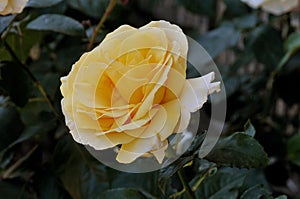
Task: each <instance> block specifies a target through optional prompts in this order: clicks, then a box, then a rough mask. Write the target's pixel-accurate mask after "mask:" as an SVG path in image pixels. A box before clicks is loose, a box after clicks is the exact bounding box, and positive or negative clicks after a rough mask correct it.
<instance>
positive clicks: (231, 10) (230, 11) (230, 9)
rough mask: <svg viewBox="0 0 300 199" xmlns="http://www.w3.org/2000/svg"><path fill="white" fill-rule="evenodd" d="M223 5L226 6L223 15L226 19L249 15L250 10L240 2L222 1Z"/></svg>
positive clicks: (233, 0) (232, 0)
mask: <svg viewBox="0 0 300 199" xmlns="http://www.w3.org/2000/svg"><path fill="white" fill-rule="evenodd" d="M224 3H225V5H226V10H225V13H224V15H225V17H226V18H233V17H237V16H242V15H245V14H247V13H249V10H250V9H249V8H248V7H247V6H246V4H245V3H243V2H241V1H236V0H224Z"/></svg>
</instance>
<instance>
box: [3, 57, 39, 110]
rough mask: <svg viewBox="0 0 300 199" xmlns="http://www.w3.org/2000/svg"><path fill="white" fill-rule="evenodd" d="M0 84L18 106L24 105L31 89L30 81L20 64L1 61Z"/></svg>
mask: <svg viewBox="0 0 300 199" xmlns="http://www.w3.org/2000/svg"><path fill="white" fill-rule="evenodd" d="M0 66H1V68H0V69H1V75H0V76H1V77H2V79H1V80H0V86H2V87H3V88H4V89H5V90H6V91H7V92H8V94H9V96H10V97H11V100H12V101H13V102H14V103H15V104H16V105H18V106H24V105H25V104H26V103H27V101H28V98H29V96H30V92H31V90H32V86H33V85H32V81H31V80H30V78H29V77H28V75H27V74H26V73H25V71H24V70H23V69H22V67H21V66H20V65H18V64H17V63H12V62H5V63H2V65H0Z"/></svg>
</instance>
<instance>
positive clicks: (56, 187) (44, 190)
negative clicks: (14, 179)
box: [36, 169, 71, 199]
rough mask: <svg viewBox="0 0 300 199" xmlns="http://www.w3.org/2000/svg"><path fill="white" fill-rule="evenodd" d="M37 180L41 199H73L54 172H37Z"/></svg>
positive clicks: (48, 170)
mask: <svg viewBox="0 0 300 199" xmlns="http://www.w3.org/2000/svg"><path fill="white" fill-rule="evenodd" d="M36 179H37V180H36V182H37V189H38V194H39V198H40V199H54V198H57V199H71V197H70V196H69V195H68V193H67V192H66V190H64V189H63V187H62V185H61V182H60V181H59V179H58V178H56V176H55V174H54V173H53V171H52V170H50V169H43V170H42V171H40V172H37V173H36Z"/></svg>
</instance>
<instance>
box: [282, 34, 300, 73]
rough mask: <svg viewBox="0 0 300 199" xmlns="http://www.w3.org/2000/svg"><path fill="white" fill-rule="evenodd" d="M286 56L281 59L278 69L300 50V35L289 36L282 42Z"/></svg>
mask: <svg viewBox="0 0 300 199" xmlns="http://www.w3.org/2000/svg"><path fill="white" fill-rule="evenodd" d="M284 49H285V51H286V54H285V55H284V57H283V58H282V59H281V61H280V63H279V67H282V66H283V65H284V64H286V62H287V61H288V60H289V59H290V58H291V57H292V55H294V54H295V53H296V52H297V51H298V50H299V49H300V33H293V34H291V35H290V36H289V37H288V38H287V39H286V41H285V42H284Z"/></svg>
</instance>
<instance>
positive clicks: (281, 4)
mask: <svg viewBox="0 0 300 199" xmlns="http://www.w3.org/2000/svg"><path fill="white" fill-rule="evenodd" d="M298 3H299V1H298V0H272V1H270V0H269V1H265V2H264V3H263V4H262V9H263V10H265V11H267V12H270V13H272V14H274V15H281V14H283V13H286V12H289V11H291V10H292V9H293V8H295V7H297V6H298Z"/></svg>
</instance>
